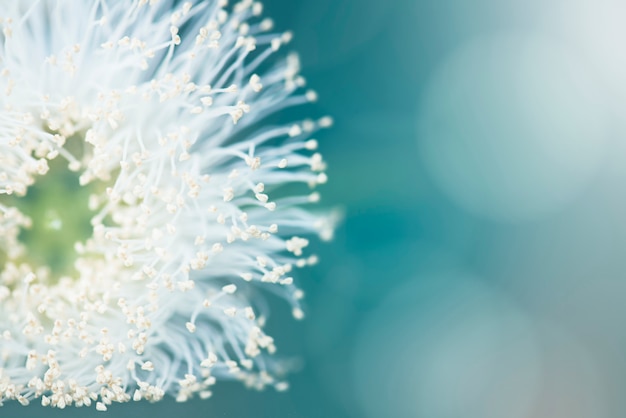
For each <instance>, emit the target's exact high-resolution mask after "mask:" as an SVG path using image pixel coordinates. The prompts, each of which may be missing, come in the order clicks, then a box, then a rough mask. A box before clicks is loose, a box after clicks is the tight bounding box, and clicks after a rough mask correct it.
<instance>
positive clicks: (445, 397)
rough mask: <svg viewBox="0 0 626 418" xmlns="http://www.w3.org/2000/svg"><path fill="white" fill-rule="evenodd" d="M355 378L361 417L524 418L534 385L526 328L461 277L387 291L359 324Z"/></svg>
mask: <svg viewBox="0 0 626 418" xmlns="http://www.w3.org/2000/svg"><path fill="white" fill-rule="evenodd" d="M353 373H354V384H355V388H356V395H357V399H358V402H359V406H360V408H361V411H362V413H363V414H365V416H367V417H371V418H374V417H382V416H393V417H398V418H404V417H407V418H408V417H411V418H415V417H428V418H444V417H445V418H457V417H458V418H501V417H504V416H506V417H507V418H523V417H526V415H527V413H528V412H529V410H530V408H532V406H533V405H534V401H535V399H536V396H537V393H536V390H537V388H538V386H539V385H538V381H539V379H540V364H539V353H538V349H537V345H536V340H535V334H534V327H533V323H532V321H531V320H530V319H529V318H528V316H526V315H525V314H524V313H523V312H522V311H521V310H520V309H518V308H517V307H516V306H515V304H514V303H512V302H511V301H510V300H508V298H507V297H506V296H505V295H504V294H502V293H500V292H498V291H496V290H494V289H492V288H490V287H488V286H486V285H485V284H483V283H482V282H480V281H478V280H476V279H474V278H471V277H469V276H467V275H463V274H449V275H441V274H440V275H431V276H427V275H426V276H423V277H420V278H419V279H417V280H414V281H412V282H409V283H408V284H405V285H403V286H400V287H399V288H397V289H395V290H394V291H392V293H391V294H390V295H389V296H388V297H387V298H386V299H385V301H384V302H383V303H382V304H381V305H380V306H379V308H378V309H377V310H375V311H374V312H373V313H372V314H371V315H370V316H369V317H368V318H366V320H365V321H364V323H363V326H362V328H361V333H360V336H359V338H358V339H357V343H356V345H355V353H354V356H353Z"/></svg>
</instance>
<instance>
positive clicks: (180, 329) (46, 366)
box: [0, 0, 331, 410]
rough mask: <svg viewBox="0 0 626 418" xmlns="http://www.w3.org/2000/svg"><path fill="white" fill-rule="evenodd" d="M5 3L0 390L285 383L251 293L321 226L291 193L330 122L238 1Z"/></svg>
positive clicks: (288, 268) (45, 392) (24, 399)
mask: <svg viewBox="0 0 626 418" xmlns="http://www.w3.org/2000/svg"><path fill="white" fill-rule="evenodd" d="M226 3H227V2H226V1H223V0H211V1H203V2H198V1H195V2H185V3H181V2H178V1H174V0H160V1H156V0H149V1H148V0H134V1H112V0H109V1H107V0H91V1H82V0H81V1H78V0H75V1H60V0H57V1H55V0H14V1H11V2H6V4H3V6H2V9H1V10H0V25H1V27H2V35H0V40H1V41H2V44H1V46H0V92H1V95H0V105H1V106H2V108H3V112H2V113H0V268H1V272H0V402H1V401H2V400H7V399H16V400H18V401H19V402H21V403H22V404H28V403H29V401H31V400H33V399H36V398H40V399H41V402H42V403H43V404H44V405H52V406H56V407H59V408H63V407H65V406H66V405H77V406H81V405H91V404H95V405H96V408H97V409H99V410H104V409H106V407H107V405H109V404H110V403H111V402H125V401H129V400H131V399H134V400H140V399H148V400H159V399H161V398H162V397H163V396H164V394H166V393H169V394H172V395H174V396H176V398H177V399H178V400H181V401H184V400H186V399H188V398H189V397H190V396H192V395H194V394H196V393H197V394H199V395H200V396H201V397H208V396H210V393H211V392H210V387H211V385H212V384H213V383H214V382H215V381H216V379H221V378H238V379H242V380H244V381H245V382H246V383H247V384H249V385H251V386H254V387H264V386H266V385H274V386H276V387H277V388H278V389H282V388H284V387H285V383H284V382H282V381H280V380H279V378H278V377H277V376H278V375H279V373H280V364H279V363H278V362H276V361H274V360H273V357H272V356H270V355H271V354H272V353H273V352H274V350H275V346H274V342H273V340H272V338H271V337H270V336H268V335H266V334H265V332H264V331H263V323H264V318H265V316H266V312H264V305H263V303H262V298H260V297H259V295H260V292H262V291H264V289H270V290H273V291H274V292H277V293H279V294H280V295H282V296H283V297H284V298H285V299H286V300H287V301H289V303H291V305H292V308H293V314H294V316H295V317H296V318H300V317H302V315H303V314H302V310H301V309H300V306H299V302H298V301H299V299H300V298H301V297H302V292H301V291H300V290H299V289H297V288H296V287H295V286H294V284H293V279H292V277H291V275H292V273H293V270H294V269H295V268H297V267H303V266H305V265H308V264H312V263H314V262H315V256H310V255H305V254H304V251H303V249H304V248H305V247H306V246H307V244H308V240H307V238H306V237H307V236H308V235H310V234H311V233H313V232H318V233H320V234H321V235H322V237H327V236H328V235H329V234H330V226H329V225H328V222H327V221H325V220H324V218H322V217H318V216H316V215H314V214H313V213H311V212H310V211H309V210H307V209H305V207H306V205H308V204H309V203H312V202H316V201H317V200H318V198H319V197H318V194H317V192H315V191H311V190H310V189H311V188H314V187H315V186H316V185H317V184H320V183H324V182H325V181H326V176H325V174H324V169H325V164H324V162H323V160H322V158H321V156H320V155H319V154H317V153H315V152H314V150H315V148H316V146H317V142H316V140H315V139H311V135H312V134H313V133H314V132H315V131H317V130H318V129H320V128H324V127H327V126H329V125H330V123H331V121H330V119H329V118H322V119H319V120H316V121H312V120H304V121H297V122H294V123H291V124H289V125H275V124H272V123H270V122H268V120H269V119H270V118H268V116H271V115H272V114H275V113H276V112H279V111H281V110H282V109H285V108H287V107H291V106H295V105H299V104H303V103H306V102H309V101H312V100H315V93H314V92H312V91H306V90H304V88H303V87H304V80H303V78H302V77H301V76H299V75H298V60H297V58H296V57H295V56H293V55H288V56H286V58H274V57H275V56H276V55H278V56H281V54H280V53H279V52H278V54H277V51H279V50H281V48H282V46H283V45H284V44H285V43H287V42H288V41H289V39H290V34H289V33H283V34H276V33H274V32H272V22H271V21H270V20H268V19H262V18H261V17H259V15H260V14H261V5H260V3H258V2H253V1H247V0H244V1H241V2H240V3H237V4H235V5H233V6H232V7H230V8H229V7H227V5H226Z"/></svg>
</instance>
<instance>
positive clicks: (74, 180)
mask: <svg viewBox="0 0 626 418" xmlns="http://www.w3.org/2000/svg"><path fill="white" fill-rule="evenodd" d="M84 144H85V143H84V141H83V139H82V138H78V137H71V138H69V139H68V141H67V143H66V146H65V148H66V149H68V150H69V147H68V145H69V146H71V148H74V149H73V151H75V152H73V154H74V155H75V156H81V157H82V154H83V152H82V151H83V150H82V149H80V151H81V152H76V151H78V150H76V148H77V147H78V146H80V148H82V147H83V146H84ZM77 154H78V155H77ZM48 166H49V171H48V172H47V173H46V174H45V175H41V176H37V177H35V183H34V184H32V185H31V186H29V187H28V189H27V191H26V195H24V196H16V195H10V196H0V203H1V204H3V205H5V206H8V207H15V208H17V209H18V210H19V211H20V212H21V213H22V214H24V215H25V216H27V217H28V218H30V220H31V224H30V225H29V226H27V227H21V228H20V232H19V235H18V240H19V242H20V243H21V244H22V245H23V246H24V249H25V250H24V252H23V254H22V255H21V256H19V257H18V258H17V259H15V260H11V261H13V262H15V263H16V264H21V263H27V264H29V265H30V266H31V268H33V269H34V270H36V269H38V268H42V267H43V268H46V269H47V270H49V273H50V275H49V278H50V280H51V281H52V282H57V281H58V279H59V278H60V277H68V276H69V277H74V276H76V273H77V272H76V270H75V268H74V262H75V261H76V259H77V257H78V254H77V252H76V250H75V245H76V243H84V242H85V241H86V240H87V239H88V238H90V237H91V235H92V233H93V227H92V225H91V219H92V218H93V216H94V215H95V212H94V211H92V210H90V209H89V198H90V196H91V195H92V194H93V193H98V192H101V187H99V186H98V185H97V184H88V185H86V186H81V185H80V183H79V176H80V173H77V172H73V171H71V170H70V169H69V168H68V162H67V160H66V159H65V158H63V157H60V156H58V157H56V158H55V159H53V160H51V161H48ZM6 258H7V257H6V256H4V257H3V259H0V261H1V262H2V264H4V262H6V261H7V260H6Z"/></svg>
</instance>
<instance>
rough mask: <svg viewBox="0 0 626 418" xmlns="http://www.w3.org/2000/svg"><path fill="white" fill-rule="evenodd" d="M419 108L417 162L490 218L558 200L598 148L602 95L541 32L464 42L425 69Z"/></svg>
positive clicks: (588, 168) (542, 210)
mask: <svg viewBox="0 0 626 418" xmlns="http://www.w3.org/2000/svg"><path fill="white" fill-rule="evenodd" d="M419 109H420V110H419V115H418V142H419V146H420V155H421V163H422V164H423V165H424V166H425V168H426V169H427V171H428V172H429V174H430V176H431V177H432V179H433V180H434V182H435V183H436V185H437V186H438V187H439V188H440V189H441V190H442V191H443V192H444V193H445V194H446V195H447V196H449V197H450V198H451V199H452V200H453V201H454V202H455V203H456V204H458V205H459V206H461V207H462V208H464V209H466V210H468V211H470V212H472V213H474V214H478V215H481V216H484V217H487V218H490V219H495V220H500V221H520V220H528V219H536V218H538V217H541V216H544V215H546V214H549V213H553V212H556V211H559V210H561V209H563V208H564V207H566V206H567V205H568V204H569V203H570V202H572V200H573V199H574V198H575V197H576V196H578V195H579V193H580V192H581V190H583V189H584V188H585V187H586V186H587V185H588V184H589V181H590V180H591V179H592V178H593V176H594V174H595V173H596V171H597V169H598V166H599V165H600V163H601V161H602V157H603V154H604V150H605V142H606V136H607V119H606V115H605V113H606V106H605V97H604V95H603V94H602V91H601V89H599V88H598V86H597V82H596V79H595V75H594V73H593V72H592V71H591V70H588V69H587V68H586V65H585V61H584V60H580V59H579V57H578V56H577V55H576V54H575V53H572V52H570V51H569V50H568V49H567V48H566V47H564V46H563V45H561V44H559V43H557V42H555V41H554V40H552V39H550V38H547V37H539V36H535V35H532V36H526V35H523V36H522V35H506V36H502V37H493V38H480V39H476V40H474V41H472V42H470V43H468V44H466V45H465V46H463V47H461V48H460V49H458V50H457V51H456V52H455V53H453V54H452V55H451V56H450V57H449V58H448V59H447V60H446V61H445V62H444V63H443V64H442V65H441V66H440V67H439V69H438V70H437V71H436V73H435V74H434V75H433V77H432V79H431V81H430V84H429V85H428V86H427V87H426V88H425V92H424V94H423V95H422V98H421V102H420V106H419Z"/></svg>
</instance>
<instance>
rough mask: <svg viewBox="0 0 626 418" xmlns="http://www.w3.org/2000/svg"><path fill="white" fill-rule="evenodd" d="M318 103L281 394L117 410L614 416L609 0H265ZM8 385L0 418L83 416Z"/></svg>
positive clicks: (614, 144)
mask: <svg viewBox="0 0 626 418" xmlns="http://www.w3.org/2000/svg"><path fill="white" fill-rule="evenodd" d="M264 4H265V5H266V9H265V10H266V11H265V14H266V15H267V16H271V17H273V18H274V19H275V21H276V25H277V27H278V28H280V29H292V30H293V31H294V34H295V38H294V41H293V43H292V47H293V49H295V50H297V51H298V52H299V53H300V56H301V59H302V64H303V74H304V75H305V76H306V77H307V79H308V81H309V85H310V86H312V87H314V88H315V89H316V90H317V91H318V93H319V96H320V99H319V101H318V103H316V104H315V105H313V106H311V108H310V114H312V115H316V114H319V115H323V114H330V115H332V116H333V117H334V118H335V121H336V125H335V127H334V128H333V129H332V130H330V131H328V132H325V133H323V134H321V135H320V138H319V139H320V144H321V152H322V153H323V154H324V156H325V158H326V159H327V161H328V164H329V170H328V174H329V179H330V180H329V183H328V184H327V185H326V186H325V187H324V189H323V190H322V195H323V201H322V203H323V205H324V206H326V207H329V208H332V207H341V208H342V210H343V214H344V218H343V222H342V223H341V224H340V226H339V228H338V231H337V234H336V237H335V239H334V241H333V242H331V243H329V244H322V245H319V246H316V247H317V248H316V250H317V251H318V252H319V254H320V256H321V263H320V264H319V265H318V266H316V267H315V268H314V269H310V270H308V271H305V272H303V274H301V275H300V277H299V283H300V284H301V285H302V287H303V288H304V290H305V291H306V294H307V298H306V314H307V318H306V319H305V320H304V321H303V322H295V321H292V320H291V319H289V312H288V308H287V306H285V304H282V303H280V301H274V300H272V301H271V303H272V304H273V306H274V308H273V311H272V312H273V317H272V318H271V320H270V324H269V327H270V334H271V335H273V336H274V337H275V338H276V340H277V343H278V347H279V350H280V353H281V354H284V355H286V356H295V357H298V358H299V359H300V360H301V365H302V367H301V370H300V371H299V372H297V373H295V374H293V376H292V377H291V379H290V383H291V388H290V390H289V391H288V392H286V393H276V392H275V391H273V390H268V391H265V392H252V391H248V390H246V389H244V388H243V387H241V385H239V384H235V383H232V384H231V383H225V384H218V385H217V387H216V389H215V394H214V397H213V398H212V399H210V400H208V401H198V400H196V401H192V402H188V403H184V404H177V403H175V402H173V401H172V400H169V399H168V400H167V401H164V402H161V403H158V404H147V403H138V404H136V403H131V404H128V405H119V406H113V407H112V408H110V411H111V412H110V415H112V416H137V415H138V414H147V415H148V416H152V417H155V418H157V417H170V416H193V417H255V418H265V417H267V418H287V417H289V418H296V417H297V418H313V417H331V418H335V417H336V418H342V417H358V418H360V417H364V418H374V417H381V418H382V417H415V418H516V417H520V418H543V417H546V418H547V417H550V418H560V417H563V418H579V417H580V418H583V417H593V418H605V417H606V418H612V417H623V416H625V415H626V403H625V401H624V399H626V398H625V397H624V396H623V390H624V387H626V361H625V358H626V356H625V355H624V352H625V349H626V330H625V328H624V325H623V324H624V318H625V317H626V303H624V296H625V294H626V257H625V256H624V254H625V250H626V245H625V244H626V226H625V225H626V222H624V218H625V216H626V190H625V188H624V186H623V185H624V180H625V179H626V170H625V164H624V161H625V160H626V158H625V157H626V154H625V152H626V147H625V146H624V140H623V138H624V135H625V134H626V124H625V123H624V117H623V115H624V114H625V113H624V103H625V102H626V101H625V99H626V47H625V44H624V40H626V25H624V24H623V22H624V21H625V18H626V5H625V4H623V2H620V1H617V0H594V1H592V0H544V1H541V0H525V1H522V0H509V1H501V0H437V1H434V0H432V1H428V0H389V1H378V0H377V1H374V0H315V1H313V0H311V1H299V0H266V1H265V2H264ZM97 414H98V413H96V412H95V411H94V410H93V409H76V410H75V409H70V410H66V411H57V410H49V409H41V408H39V407H37V406H31V407H28V408H22V407H19V406H17V405H14V404H10V405H7V406H5V407H3V408H2V409H0V416H7V417H14V416H20V417H38V416H50V417H57V416H58V417H61V416H81V417H83V416H92V415H94V416H95V415H97Z"/></svg>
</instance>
